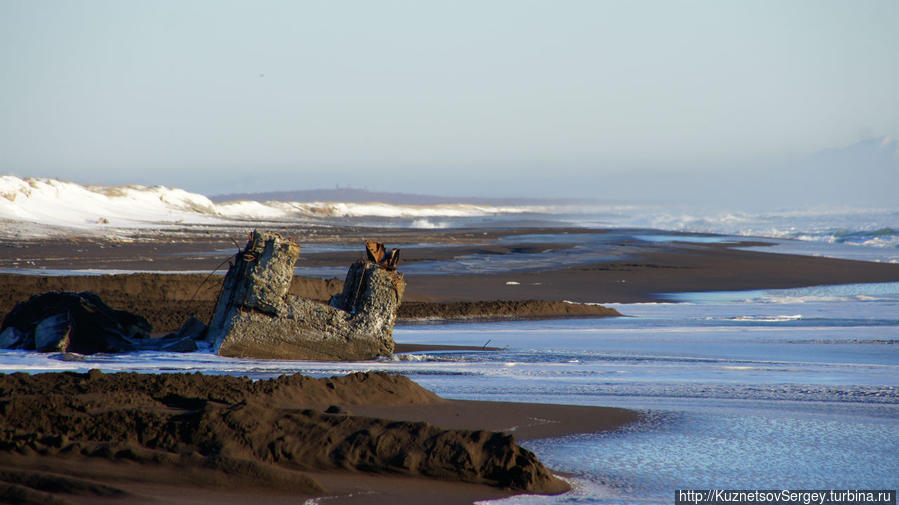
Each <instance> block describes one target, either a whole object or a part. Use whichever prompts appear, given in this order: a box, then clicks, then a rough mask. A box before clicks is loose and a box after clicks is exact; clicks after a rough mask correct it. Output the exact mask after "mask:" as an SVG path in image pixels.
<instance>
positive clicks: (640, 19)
mask: <svg viewBox="0 0 899 505" xmlns="http://www.w3.org/2000/svg"><path fill="white" fill-rule="evenodd" d="M897 61H899V2H897V1H895V0H884V1H876V0H865V1H858V0H851V1H842V2H834V1H807V2H806V1H792V0H790V1H787V0H776V1H756V0H752V1H750V0H745V1H739V2H729V1H722V0H709V1H694V2H681V1H668V0H664V1H624V0H618V1H614V2H604V1H598V0H588V1H549V0H547V1H540V2H533V1H523V0H509V1H490V0H477V1H470V2H466V1H457V0H454V1H445V2H436V1H408V2H397V1H385V0H378V1H358V2H355V1H330V0H327V1H321V2H304V1H284V2H276V1H269V2H266V1H253V2H249V1H247V2H227V1H222V0H213V1H184V0H179V1H159V0H154V1H124V0H112V1H88V0H83V1H39V0H23V1H15V0H0V173H12V174H16V175H19V176H46V177H59V178H63V179H67V180H74V181H77V182H91V183H102V184H125V183H142V184H164V185H170V186H178V187H184V188H187V189H191V190H194V191H199V192H203V193H207V194H209V193H221V192H236V191H252V190H277V189H310V188H317V187H334V186H335V185H337V184H340V185H349V186H355V187H367V188H369V189H373V190H399V191H412V192H419V193H434V194H460V195H465V194H470V195H488V194H496V195H503V196H505V195H527V196H541V195H547V196H558V195H562V194H565V192H570V193H572V194H575V195H578V196H589V195H591V194H600V193H602V190H601V189H600V188H602V186H603V184H604V181H606V180H624V179H628V178H629V180H635V179H636V178H639V177H646V178H656V177H657V178H658V180H681V181H686V182H690V183H694V184H695V183H697V182H700V181H702V180H703V179H704V178H706V177H709V176H711V177H722V176H724V175H728V174H730V175H732V174H737V175H739V176H741V177H745V176H751V175H752V174H754V173H756V172H759V171H760V170H761V168H760V167H766V166H771V165H772V164H777V163H783V162H785V161H788V160H792V159H794V158H801V157H803V156H807V155H810V154H813V153H815V152H817V151H821V150H824V149H828V148H836V147H841V146H847V145H851V144H853V143H856V142H858V141H860V140H863V139H866V138H871V137H881V136H893V137H894V138H895V137H899V98H897V94H899V91H897V89H899V63H897ZM759 173H761V172H759ZM616 177H617V178H618V179H616ZM666 178H667V179H666Z"/></svg>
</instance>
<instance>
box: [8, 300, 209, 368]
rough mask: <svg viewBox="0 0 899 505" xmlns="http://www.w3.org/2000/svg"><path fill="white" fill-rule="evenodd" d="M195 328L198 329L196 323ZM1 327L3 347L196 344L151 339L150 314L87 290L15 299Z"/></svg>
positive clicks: (187, 347)
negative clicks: (112, 303) (121, 307)
mask: <svg viewBox="0 0 899 505" xmlns="http://www.w3.org/2000/svg"><path fill="white" fill-rule="evenodd" d="M201 324H202V323H201ZM191 328H193V330H192V331H197V328H196V326H195V325H191ZM0 330H2V331H0V348H5V349H25V350H36V351H40V352H66V353H79V354H94V353H98V352H107V353H116V352H130V351H138V350H164V351H195V350H196V349H197V345H196V342H194V339H193V338H191V337H187V338H185V337H180V336H175V337H173V338H162V339H154V338H150V333H151V332H152V331H153V327H152V326H150V323H148V322H147V320H146V319H144V318H143V317H141V316H138V315H136V314H132V313H130V312H127V311H124V310H115V309H113V308H112V307H110V306H108V305H106V304H105V303H103V300H101V299H100V297H99V296H97V295H96V294H94V293H91V292H88V291H83V292H81V293H72V292H50V293H44V294H41V295H35V296H32V297H31V298H29V299H28V301H27V302H22V303H19V304H16V306H15V307H14V308H13V310H12V311H11V312H10V313H9V314H7V315H6V317H5V318H4V319H3V324H2V327H0Z"/></svg>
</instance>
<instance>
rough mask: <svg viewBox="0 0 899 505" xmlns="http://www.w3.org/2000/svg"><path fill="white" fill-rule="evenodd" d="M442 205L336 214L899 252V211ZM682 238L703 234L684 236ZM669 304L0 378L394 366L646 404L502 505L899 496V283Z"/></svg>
mask: <svg viewBox="0 0 899 505" xmlns="http://www.w3.org/2000/svg"><path fill="white" fill-rule="evenodd" d="M431 214H439V213H434V212H432V213H431ZM431 214H428V215H407V216H400V217H396V216H367V217H366V216H361V217H360V216H356V217H347V216H341V217H339V218H333V219H334V220H343V221H352V223H353V224H372V223H374V224H379V225H382V226H417V227H422V228H425V227H442V228H443V227H456V226H468V227H474V228H476V227H490V226H494V227H495V226H501V227H510V228H512V227H516V226H520V225H521V224H522V223H541V224H547V223H549V224H550V225H553V226H568V225H583V226H588V227H613V228H618V229H620V230H622V233H627V234H628V235H629V236H631V237H633V236H635V235H638V236H640V237H641V238H640V240H650V241H657V242H665V241H672V240H679V241H684V240H687V241H696V242H723V243H727V242H734V243H735V242H738V241H741V240H745V239H746V238H747V237H766V238H765V240H764V241H765V242H767V243H768V244H769V245H768V246H765V247H764V250H770V251H776V252H785V253H789V254H806V255H818V256H830V257H838V258H848V259H858V260H863V261H880V262H893V263H895V262H899V231H897V230H899V212H897V211H895V210H883V209H873V210H871V209H868V210H858V209H837V210H833V209H830V210H824V211H801V212H799V211H796V212H768V213H755V214H749V213H743V214H736V213H717V214H715V213H712V212H703V211H700V210H697V209H693V210H685V211H684V212H679V211H678V212H672V211H668V212H665V213H663V212H660V211H658V209H653V208H648V207H629V208H624V207H622V208H616V209H611V208H610V209H606V210H604V211H602V212H593V213H585V212H555V213H554V212H547V211H546V209H541V211H540V212H531V213H525V214H521V213H503V212H501V211H497V212H496V213H495V214H492V215H491V214H489V213H485V214H478V215H474V216H458V215H455V216H437V215H431ZM335 222H336V221H335ZM45 224H46V223H45ZM631 228H642V230H632V229H631ZM33 231H34V230H31V231H29V233H31V232H33ZM673 231H676V232H695V233H700V235H694V236H690V237H684V236H672V235H671V234H670V232H673ZM712 234H714V235H712ZM610 237H612V235H606V236H603V235H593V234H569V235H568V236H567V237H566V236H563V235H561V234H553V233H550V234H549V236H535V237H521V238H519V239H518V240H524V241H527V240H529V239H533V240H534V241H535V242H540V241H553V240H569V241H572V242H573V243H575V245H576V247H575V248H572V249H566V250H565V252H564V253H557V254H555V255H553V254H547V255H546V257H542V256H541V257H532V258H522V257H516V256H515V255H514V254H512V255H505V256H506V257H505V258H501V257H470V258H462V259H461V260H457V261H453V262H435V264H432V265H426V268H428V269H430V270H431V271H437V272H445V273H461V272H481V273H483V272H500V271H515V270H516V269H521V268H530V267H533V265H534V263H532V262H528V261H524V260H528V259H530V260H534V261H536V262H537V263H538V264H539V265H540V266H542V267H546V266H547V265H549V266H551V265H570V264H578V263H583V262H589V261H596V260H601V259H603V258H602V257H600V256H601V254H600V253H598V252H596V246H597V244H598V243H597V242H596V241H597V240H608V239H610ZM547 239H549V240H547ZM752 247H758V246H752ZM409 267H410V268H412V269H415V268H425V267H422V266H417V267H416V266H414V265H409ZM401 270H402V267H401ZM298 273H304V274H312V275H315V274H320V275H328V274H329V273H331V272H324V271H323V272H315V271H308V272H302V271H301V272H298ZM661 299H662V300H663V301H662V302H659V303H650V304H605V305H611V306H612V307H614V308H616V309H618V310H619V311H620V312H621V313H622V314H625V315H626V316H628V317H621V318H599V319H562V320H548V321H505V322H469V323H454V324H407V325H398V326H397V327H396V329H395V332H394V337H395V340H396V341H397V342H400V343H419V344H429V343H430V344H457V345H468V346H484V345H488V344H489V346H491V347H499V348H500V350H498V351H466V352H421V353H413V354H407V355H400V356H395V357H394V358H392V359H383V360H377V361H369V362H356V363H331V362H302V361H268V360H246V359H231V358H221V357H218V356H215V355H214V354H211V353H210V352H208V351H207V352H197V353H192V354H175V353H154V352H143V353H134V354H125V355H93V356H75V355H63V354H36V353H26V352H20V351H0V371H2V372H14V371H26V372H30V373H37V372H45V371H61V370H72V371H87V370H89V369H92V368H99V369H101V370H103V371H106V372H115V371H139V372H163V373H164V372H203V373H211V374H233V375H247V376H250V377H253V378H265V377H272V376H277V375H280V374H285V373H295V372H301V373H305V374H309V375H314V376H330V375H337V374H345V373H349V372H354V371H389V372H395V373H401V374H405V375H408V376H409V377H410V378H412V379H413V380H415V381H416V382H418V383H420V384H421V385H423V386H424V387H426V388H428V389H431V390H433V391H435V392H437V393H438V394H440V395H442V396H444V397H447V398H458V399H473V400H497V401H527V402H544V403H560V404H576V405H605V406H617V407H626V408H631V409H636V410H639V411H640V412H642V413H643V418H642V421H640V422H638V423H635V424H633V425H630V426H628V427H626V428H623V429H620V430H617V431H612V432H605V433H597V434H580V435H572V436H566V437H561V438H551V439H541V440H531V441H526V442H524V444H523V445H524V446H525V447H527V448H528V449H530V450H532V451H534V452H535V453H537V455H538V456H539V458H540V459H541V460H542V461H543V462H544V463H545V464H546V465H547V466H549V467H551V468H553V469H555V470H558V471H560V472H564V473H565V474H566V475H567V476H566V477H565V478H566V479H568V480H569V481H570V482H571V484H572V486H573V490H572V491H571V492H569V493H567V494H564V495H561V496H552V497H545V496H516V497H512V498H508V499H505V500H500V501H494V502H490V503H503V504H505V503H509V504H530V503H535V504H537V503H539V504H544V503H545V504H594V503H596V504H617V503H664V504H670V503H672V502H673V494H674V491H675V490H676V489H716V488H717V489H721V488H729V489H819V488H820V489H839V488H842V489H897V488H899V457H897V455H899V436H897V433H899V283H872V284H852V285H839V286H813V287H807V288H800V289H787V290H760V291H746V292H716V293H679V294H663V297H662V298H661ZM510 428H512V427H510ZM513 433H514V431H513ZM322 503H325V502H324V501H322Z"/></svg>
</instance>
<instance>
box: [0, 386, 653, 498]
mask: <svg viewBox="0 0 899 505" xmlns="http://www.w3.org/2000/svg"><path fill="white" fill-rule="evenodd" d="M375 416H377V418H376V417H375ZM636 418H637V417H636V414H635V413H634V412H631V411H627V410H623V409H614V408H596V407H572V406H553V405H531V404H509V403H487V402H466V401H450V400H444V399H441V398H439V397H437V396H436V395H434V394H433V393H430V392H429V391H426V390H424V389H422V388H421V387H420V386H418V385H417V384H415V383H414V382H412V381H410V380H409V379H407V378H405V377H402V376H394V375H388V374H362V373H357V374H351V375H348V376H345V377H332V378H330V379H312V378H309V377H304V376H300V375H294V376H283V377H281V378H278V379H271V380H265V381H257V382H253V381H250V380H249V379H244V378H236V377H230V376H203V375H199V374H192V375H191V374H163V375H147V374H135V373H130V374H102V373H99V372H96V371H94V372H91V373H88V374H76V373H60V374H39V375H27V374H12V375H0V425H2V426H3V430H2V431H0V501H6V502H13V501H14V500H15V499H16V497H19V498H21V499H22V500H23V501H21V502H23V503H91V502H92V500H96V499H98V498H102V500H103V502H104V503H116V504H117V503H123V504H125V503H129V504H131V503H153V502H154V500H159V501H162V502H169V503H213V502H221V501H224V503H239V502H241V501H242V500H245V499H246V498H247V497H249V496H253V495H256V494H258V493H260V492H261V493H263V494H264V495H266V497H267V499H266V501H269V500H268V497H271V499H272V500H279V501H280V500H286V499H288V498H290V497H292V498H293V499H294V500H296V499H297V497H302V496H307V497H308V496H322V495H327V496H337V497H340V499H339V500H336V501H331V500H329V503H355V502H357V501H358V500H361V501H359V502H360V503H377V502H382V503H387V502H389V501H390V500H394V501H396V500H400V501H402V502H406V503H409V502H410V501H409V500H410V499H412V497H416V498H415V500H417V499H418V498H417V497H420V496H430V495H433V496H434V497H435V499H437V501H436V502H435V503H470V501H471V500H472V499H484V498H490V497H498V496H503V495H508V494H510V493H514V492H522V491H526V492H538V493H558V492H561V491H564V490H565V489H566V488H567V486H566V485H565V484H564V483H563V482H561V481H559V480H558V479H557V478H555V477H553V476H552V475H551V474H550V473H549V472H548V471H547V470H546V469H545V468H544V467H543V465H541V464H540V463H539V461H537V459H536V457H535V456H534V455H533V454H532V453H530V452H529V451H526V450H524V449H522V448H520V447H519V446H518V445H517V444H515V443H514V439H513V436H514V437H517V438H519V439H524V438H534V437H546V436H559V435H563V434H567V433H575V432H588V431H599V430H606V429H614V428H616V427H618V426H621V425H623V424H626V423H628V422H632V421H634V420H635V419H636ZM438 426H439V427H438ZM485 429H486V430H487V431H482V430H485ZM498 432H503V433H498ZM366 474H368V475H366ZM372 474H378V475H387V476H389V477H390V478H387V479H384V478H381V477H378V478H372V476H371V475H372ZM420 477H428V478H429V480H427V481H423V480H422V479H420ZM437 490H440V491H439V492H438V491H437ZM362 492H364V493H363V494H360V493H362ZM363 497H364V498H363ZM375 498H377V500H376V499H375Z"/></svg>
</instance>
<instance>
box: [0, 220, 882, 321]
mask: <svg viewBox="0 0 899 505" xmlns="http://www.w3.org/2000/svg"><path fill="white" fill-rule="evenodd" d="M597 233H599V232H597ZM169 245H171V246H172V247H180V245H179V244H174V245H172V244H169ZM194 245H195V246H196V244H194ZM57 246H58V247H61V245H57ZM207 246H208V243H204V244H202V245H201V247H203V248H205V247H207ZM141 247H155V246H148V245H146V244H144V245H141ZM198 247H200V246H198ZM467 247H468V246H464V248H467ZM504 247H506V246H504ZM622 247H623V248H624V249H625V252H626V253H627V255H628V258H627V259H626V260H622V259H610V260H608V261H594V262H590V263H585V264H579V265H574V266H570V267H567V268H556V269H537V270H528V271H517V272H505V273H482V274H462V275H406V280H407V288H406V294H405V297H404V300H403V302H404V303H402V304H401V305H400V307H399V309H398V313H397V319H398V322H402V323H428V322H436V323H439V322H444V321H449V322H464V321H476V320H478V321H483V320H503V319H528V318H558V317H599V316H616V315H620V314H618V313H617V312H615V311H614V310H611V309H607V308H604V307H602V306H601V305H600V304H603V303H651V302H659V301H664V298H663V297H662V296H661V294H663V293H679V292H704V291H744V290H755V289H784V288H799V287H807V286H814V285H826V284H850V283H864V282H891V281H892V282H896V281H899V264H892V263H875V262H864V261H855V260H845V259H833V258H823V257H812V256H798V255H788V254H778V253H771V252H764V251H744V250H738V249H734V248H732V247H731V246H728V245H724V244H691V243H672V244H664V245H657V244H651V245H643V246H641V247H639V248H635V247H633V246H632V245H626V246H622ZM113 249H115V248H113ZM513 249H514V248H511V249H508V248H507V249H504V250H505V252H501V251H500V252H495V255H496V256H497V257H502V256H503V255H510V254H520V253H512V252H509V251H511V250H513ZM10 251H15V248H9V247H7V248H2V249H0V252H3V253H4V254H6V255H7V257H9V256H10V255H11V253H10ZM32 252H34V253H35V254H37V253H39V252H40V248H37V249H35V250H34V251H32ZM456 252H457V251H455V252H454V251H453V247H450V246H448V247H446V250H445V251H443V256H441V258H442V259H441V261H451V259H452V258H453V257H454V256H453V255H454V254H455V253H456ZM619 252H620V251H619ZM133 253H134V251H130V252H129V251H125V252H123V253H122V254H124V256H121V257H119V256H116V257H112V258H110V257H109V255H110V254H113V255H115V254H119V253H108V252H107V248H104V249H97V250H95V251H93V252H85V253H84V261H89V262H92V263H91V264H92V265H94V266H103V265H105V266H106V267H107V268H109V267H116V268H117V266H116V264H115V262H116V261H117V260H118V259H122V258H123V257H125V256H127V257H131V255H132V254H133ZM41 254H44V256H45V257H48V258H50V259H54V258H56V257H55V256H52V255H53V254H56V253H55V252H54V249H53V248H49V249H48V250H46V251H44V252H42V253H41ZM322 254H323V253H322ZM353 254H358V253H353ZM622 254H623V253H622ZM428 255H429V256H430V255H431V253H428ZM516 257H520V256H516ZM300 258H301V261H302V259H303V254H302V253H301V255H300ZM107 260H110V261H112V263H104V262H106V261H107ZM207 260H208V258H207ZM60 261H62V260H60ZM179 261H180V260H179ZM185 261H186V260H185ZM0 263H2V258H0ZM188 263H189V261H188ZM129 264H130V263H129ZM180 265H181V266H182V267H184V266H185V265H186V263H183V262H182V263H180ZM132 266H133V265H132ZM399 271H400V272H401V273H402V272H403V264H402V263H401V264H400V268H399ZM221 282H222V277H221V276H216V275H209V274H195V273H164V274H157V273H132V274H115V275H72V276H55V275H54V276H40V275H31V274H26V275H22V274H14V273H4V274H0V317H2V315H5V314H6V313H8V312H9V311H10V310H11V309H12V307H13V306H14V305H15V304H16V303H19V302H23V301H25V300H27V299H28V297H30V296H32V295H35V294H40V293H44V292H47V291H76V292H78V291H92V292H94V293H97V294H98V295H100V297H101V298H102V299H103V300H104V301H105V302H106V303H107V304H109V305H110V306H112V307H114V308H117V309H121V310H128V311H130V312H133V313H136V314H139V315H142V316H143V317H145V318H147V319H148V320H149V321H150V323H151V324H152V325H153V326H154V330H155V331H156V332H170V331H175V330H177V329H178V328H179V327H180V326H181V324H182V323H183V322H184V321H186V320H187V319H188V318H189V317H190V316H196V317H198V318H199V319H201V320H208V319H209V317H211V313H212V309H213V307H214V304H215V300H216V299H217V297H218V292H219V289H220V288H221ZM342 286H343V279H340V278H329V279H323V278H315V277H301V276H294V279H293V282H292V284H291V287H290V291H289V293H290V294H291V295H294V296H301V297H304V298H309V299H311V300H316V301H321V302H327V300H328V299H329V298H330V297H331V296H332V295H334V294H337V293H339V292H340V290H341V289H342ZM571 302H573V303H571ZM625 315H626V314H625Z"/></svg>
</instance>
